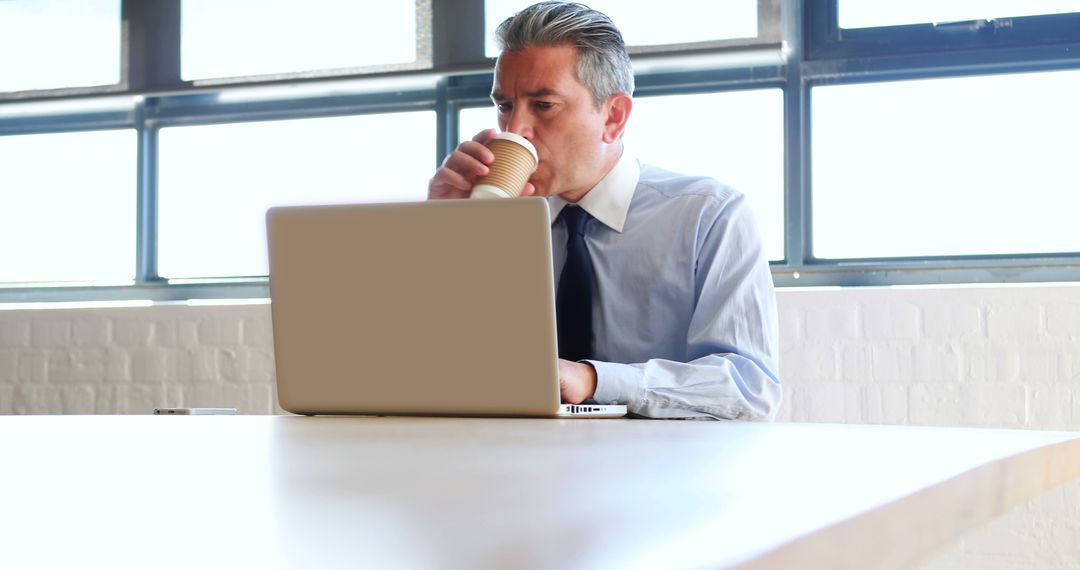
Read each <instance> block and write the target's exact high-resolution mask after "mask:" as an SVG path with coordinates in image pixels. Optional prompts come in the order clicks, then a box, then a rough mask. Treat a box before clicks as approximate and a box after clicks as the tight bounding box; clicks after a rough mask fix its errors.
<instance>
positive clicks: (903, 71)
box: [0, 0, 1080, 303]
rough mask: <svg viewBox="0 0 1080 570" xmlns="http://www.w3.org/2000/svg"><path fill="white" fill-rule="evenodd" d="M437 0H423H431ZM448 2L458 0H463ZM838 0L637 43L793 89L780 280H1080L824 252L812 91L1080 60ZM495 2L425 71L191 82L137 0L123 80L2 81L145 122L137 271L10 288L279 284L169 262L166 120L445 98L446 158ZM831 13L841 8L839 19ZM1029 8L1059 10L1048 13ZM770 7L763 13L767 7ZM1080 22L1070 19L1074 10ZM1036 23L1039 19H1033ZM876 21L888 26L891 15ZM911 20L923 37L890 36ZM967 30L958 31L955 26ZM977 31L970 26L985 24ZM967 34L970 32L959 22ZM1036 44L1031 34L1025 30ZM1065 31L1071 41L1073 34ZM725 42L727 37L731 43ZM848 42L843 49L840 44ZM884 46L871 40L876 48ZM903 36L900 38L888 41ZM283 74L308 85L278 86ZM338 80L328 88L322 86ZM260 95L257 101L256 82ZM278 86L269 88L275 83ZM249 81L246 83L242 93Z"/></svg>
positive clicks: (1066, 264)
mask: <svg viewBox="0 0 1080 570" xmlns="http://www.w3.org/2000/svg"><path fill="white" fill-rule="evenodd" d="M424 1H428V0H421V2H424ZM449 4H454V5H453V6H450V5H449ZM836 6H837V0H811V1H809V2H806V3H805V4H804V3H801V2H799V1H798V0H759V15H760V14H771V16H769V18H771V19H770V20H768V23H767V24H766V25H762V26H760V27H759V37H758V38H753V39H750V40H747V41H746V42H743V43H742V44H738V45H735V44H730V43H728V42H718V43H717V45H713V46H704V47H703V46H698V45H686V46H659V47H656V48H643V49H633V50H632V53H633V56H632V59H633V61H634V65H635V71H636V81H637V91H636V92H635V96H639V97H648V96H658V95H680V94H696V93H716V92H724V91H732V90H742V89H756V88H763V87H773V88H780V89H782V90H783V101H784V102H783V110H782V112H783V115H784V119H783V121H784V129H785V137H784V157H785V160H784V169H785V172H784V174H785V176H784V180H785V182H784V193H785V200H784V201H785V205H784V211H785V224H784V225H785V240H784V250H785V256H784V259H783V260H781V261H776V262H772V263H771V268H772V272H773V276H774V281H775V283H776V284H777V285H778V286H780V287H789V286H883V285H928V284H943V283H949V284H957V283H987V282H989V283H1000V282H1055V281H1080V252H1076V253H1066V254H1047V255H1040V254H1031V255H984V256H953V257H933V258H873V259H842V260H831V259H821V258H816V257H815V256H814V255H813V253H812V252H813V244H812V229H813V228H812V216H811V212H812V210H811V209H812V207H813V195H812V188H811V182H810V181H811V174H812V172H811V158H812V149H811V148H810V139H811V129H812V125H811V120H810V117H811V114H810V112H811V105H812V92H813V88H814V87H816V86H821V85H836V84H847V83H864V82H877V81H891V80H896V79H911V78H930V77H959V76H964V75H976V74H993V73H1011V72H1018V71H1048V70H1059V69H1080V45H1078V44H1076V43H1074V40H1080V38H1073V37H1072V36H1071V35H1070V36H1069V37H1068V38H1066V39H1065V40H1061V39H1060V38H1057V39H1054V40H1053V41H1054V42H1056V43H1046V42H1043V41H1031V40H1030V38H1028V39H1024V38H1025V37H1026V36H1023V35H1020V36H1014V38H1020V39H1016V40H1015V41H1013V43H1001V42H998V43H997V44H995V45H992V46H985V45H975V44H976V43H978V42H979V41H981V40H978V39H970V38H969V40H966V41H968V43H969V44H971V45H966V44H965V45H964V46H963V47H962V48H955V47H953V46H951V45H944V44H941V45H937V44H933V45H931V46H930V47H929V48H927V49H921V48H920V49H919V50H913V49H911V47H912V46H911V45H909V44H910V42H913V41H915V40H914V38H916V37H918V36H917V35H912V34H917V33H918V30H912V29H909V30H897V29H892V28H890V29H886V30H884V31H885V32H886V34H885V35H882V36H880V37H878V38H876V39H873V38H871V39H873V42H877V43H873V44H872V45H871V43H867V42H871V39H867V37H869V36H867V37H859V36H856V37H854V38H853V37H852V36H851V35H850V34H845V35H844V36H842V37H839V36H838V37H836V38H831V37H830V36H829V35H828V34H829V26H830V25H832V26H833V27H834V28H835V22H836V20H835V17H836ZM483 7H484V3H483V0H461V1H459V2H454V3H448V2H441V1H432V2H431V5H430V14H431V23H432V37H431V44H432V53H431V60H432V67H431V68H430V69H425V70H404V71H373V72H365V73H352V72H349V73H345V74H341V75H338V76H335V77H325V76H318V77H312V76H309V75H307V74H290V75H289V76H288V77H273V78H266V77H262V78H256V79H254V80H251V79H250V78H245V79H244V80H243V81H237V82H234V83H228V82H226V83H216V80H215V85H194V84H192V83H191V82H182V81H180V80H179V68H180V66H179V57H180V55H179V10H180V0H162V1H161V2H153V3H144V2H139V1H138V0H124V1H123V4H122V14H123V18H124V21H125V25H124V26H123V29H124V38H123V41H122V49H123V50H124V52H123V53H124V55H123V59H124V67H123V71H122V78H123V81H122V85H119V86H107V87H103V88H89V89H88V88H79V89H67V90H49V91H40V92H20V93H14V94H11V93H7V94H0V136H3V135H8V134H30V133H44V132H71V131H78V130H94V129H98V128H118V127H120V128H135V129H136V130H137V131H138V137H139V142H138V153H139V157H138V190H137V191H138V193H139V194H138V215H137V227H138V239H137V255H136V257H137V265H138V267H137V272H136V276H137V277H136V280H135V282H134V283H133V284H131V285H111V286H65V285H55V286H53V285H49V286H40V287H38V286H35V287H20V286H7V285H0V302H27V303H36V302H72V301H76V302H81V301H129V300H139V301H157V302H164V301H189V300H200V299H246V298H266V297H268V296H269V289H268V284H267V281H268V280H267V278H266V277H246V278H245V277H239V278H230V279H180V280H171V281H166V280H164V279H162V278H160V277H159V276H158V275H157V144H158V132H159V130H160V129H161V128H163V127H169V126H179V125H195V124H200V125H210V124H221V123H231V122H243V121H259V120H272V119H294V118H296V119H298V118H312V117H326V116H343V115H355V114H367V113H383V112H398V111H416V110H434V111H435V113H436V130H437V133H436V135H437V136H436V140H437V143H436V144H437V149H436V164H433V165H432V171H433V172H434V170H435V168H437V166H438V164H439V163H441V161H442V160H443V158H444V157H445V156H446V155H447V154H448V153H449V152H451V151H452V149H454V148H455V147H456V146H457V139H458V111H459V110H460V109H462V108H467V107H476V106H485V105H487V104H490V102H489V100H488V94H489V91H490V86H491V79H492V75H491V69H492V66H493V65H492V64H493V61H492V60H490V59H488V58H486V57H484V55H483V54H484V37H483V33H484V32H483V27H484V17H483V15H484V14H483ZM827 17H831V18H832V20H831V22H832V23H831V24H830V20H829V19H828V18H827ZM1028 18H1040V19H1041V18H1055V16H1039V17H1028ZM759 21H762V20H760V18H759ZM1070 21H1071V20H1070ZM1033 23H1037V22H1034V21H1027V22H1026V23H1025V28H1024V29H1025V30H1026V29H1028V28H1027V24H1033ZM1078 29H1080V28H1078ZM864 31H873V32H881V31H882V29H869V30H864ZM901 32H903V33H904V34H907V35H904V36H903V37H904V38H907V40H908V42H907V43H905V42H900V43H895V42H893V43H891V44H890V43H889V42H888V41H885V40H887V39H889V37H891V36H889V35H888V34H897V33H901ZM953 32H956V30H953ZM978 34H979V32H978V31H972V32H970V34H969V35H972V38H975V37H976V36H977V35H978ZM954 35H963V34H955V33H954ZM1025 42H1026V43H1025ZM1063 42H1064V43H1063ZM721 44H722V45H721ZM838 46H839V47H838ZM868 46H869V47H868ZM889 46H892V47H889ZM282 86H289V87H290V88H297V89H300V90H304V89H307V91H304V95H303V96H290V95H283V94H280V93H278V94H273V90H274V89H277V88H280V87H282ZM320 89H326V90H327V92H326V93H324V94H320V93H318V91H319V90H320ZM249 92H250V93H251V94H252V96H251V97H249V98H247V99H246V100H245V99H244V95H245V94H247V93H249ZM266 93H270V95H268V96H265V95H266ZM237 95H240V96H239V97H237ZM116 96H121V97H130V98H131V101H130V105H128V107H127V108H117V109H109V110H97V111H95V110H86V111H79V110H78V109H73V110H69V111H64V112H61V113H56V114H52V115H47V116H35V117H12V116H10V115H5V114H4V111H5V107H8V106H9V105H20V104H23V103H35V102H43V101H61V102H72V103H78V102H79V101H83V100H86V99H87V98H88V97H93V98H94V99H95V100H96V99H98V98H108V97H116Z"/></svg>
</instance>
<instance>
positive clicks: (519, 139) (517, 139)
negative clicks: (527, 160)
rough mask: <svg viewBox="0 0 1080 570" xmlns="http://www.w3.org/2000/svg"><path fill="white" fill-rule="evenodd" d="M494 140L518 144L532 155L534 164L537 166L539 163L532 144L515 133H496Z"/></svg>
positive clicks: (538, 157)
mask: <svg viewBox="0 0 1080 570" xmlns="http://www.w3.org/2000/svg"><path fill="white" fill-rule="evenodd" d="M495 138H497V139H503V140H508V141H514V142H516V143H518V144H519V145H521V146H523V147H525V148H526V149H528V150H529V152H531V153H532V155H533V161H534V162H536V163H537V164H539V163H540V156H539V155H537V154H536V147H534V146H533V144H532V143H531V142H529V139H527V138H525V137H523V136H521V135H518V134H515V133H496V135H495Z"/></svg>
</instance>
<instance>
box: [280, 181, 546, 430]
mask: <svg viewBox="0 0 1080 570" xmlns="http://www.w3.org/2000/svg"><path fill="white" fill-rule="evenodd" d="M549 216H550V214H549V210H548V206H547V203H546V202H545V201H544V200H543V199H542V198H519V199H513V200H440V201H429V202H413V203H399V204H366V205H346V206H305V207H284V208H273V209H271V210H270V211H268V212H267V217H266V219H267V236H268V240H269V257H270V296H271V299H272V303H271V312H272V318H273V330H274V351H275V361H276V367H277V391H278V402H279V404H280V405H281V407H282V408H283V409H285V410H287V411H290V412H293V413H299V414H419V415H498V416H506V415H522V416H550V415H554V414H556V413H557V411H558V409H559V386H558V360H557V350H556V342H557V341H556V332H555V301H554V297H555V293H554V283H553V279H552V262H551V223H550V217H549Z"/></svg>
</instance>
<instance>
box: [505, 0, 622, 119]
mask: <svg viewBox="0 0 1080 570" xmlns="http://www.w3.org/2000/svg"><path fill="white" fill-rule="evenodd" d="M495 39H496V41H498V43H499V48H500V49H501V50H502V51H511V52H514V51H521V50H523V49H525V48H527V47H529V46H534V45H540V46H560V45H566V44H570V45H573V46H574V47H575V48H577V52H578V61H577V78H578V80H579V81H581V82H582V83H583V84H585V87H586V88H588V89H589V91H590V92H591V93H592V96H593V101H594V102H595V103H596V107H597V108H600V106H601V105H602V104H603V103H604V101H607V98H608V97H610V96H612V95H614V94H616V93H627V94H633V93H634V70H633V67H632V66H631V65H630V55H629V54H627V53H626V44H625V43H624V42H623V37H622V33H620V32H619V28H616V27H615V24H614V23H613V22H612V21H611V18H608V17H607V16H606V15H604V14H603V13H601V12H597V11H596V10H593V9H592V8H589V7H588V6H585V5H584V4H576V3H572V2H540V3H539V4H533V5H532V6H529V7H528V8H525V9H524V10H522V11H520V12H518V13H517V14H514V15H513V16H512V17H510V18H507V19H506V21H504V22H503V23H502V24H499V27H498V29H496V30H495Z"/></svg>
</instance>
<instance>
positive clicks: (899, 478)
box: [0, 416, 1080, 568]
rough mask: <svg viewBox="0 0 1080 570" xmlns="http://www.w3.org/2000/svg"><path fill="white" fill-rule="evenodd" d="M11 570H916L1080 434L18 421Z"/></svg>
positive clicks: (2, 458)
mask: <svg viewBox="0 0 1080 570" xmlns="http://www.w3.org/2000/svg"><path fill="white" fill-rule="evenodd" d="M0 449H2V452H0V565H2V566H5V567H12V568H15V567H19V568H29V567H42V568H56V567H81V566H85V565H86V564H87V562H98V563H108V564H109V565H110V566H111V567H140V568H150V567H155V566H156V567H159V568H160V567H177V568H179V567H226V566H231V567H270V568H275V567H304V568H306V567H321V568H329V567H413V568H419V567H447V566H453V567H470V568H491V567H514V568H534V567H552V568H601V567H641V568H656V567H685V566H711V567H738V568H771V567H791V568H794V567H799V568H894V567H905V566H907V565H910V564H911V563H912V562H913V561H915V560H918V559H920V558H922V557H923V556H925V555H926V554H927V553H928V552H930V551H932V550H933V549H934V548H936V547H938V546H941V545H942V544H943V543H945V542H948V541H949V540H951V539H953V538H955V537H956V536H957V535H958V534H959V533H961V532H963V531H965V530H967V529H968V528H970V527H972V526H974V525H977V524H979V523H981V522H983V521H985V520H987V519H989V518H992V517H994V516H997V515H999V514H1001V513H1003V512H1005V511H1007V510H1009V509H1010V508H1012V507H1013V506H1015V505H1016V504H1017V503H1019V502H1021V501H1024V500H1026V499H1029V498H1031V497H1033V496H1035V495H1037V494H1039V493H1041V492H1042V491H1045V490H1047V489H1049V488H1050V487H1052V486H1055V485H1057V484H1059V483H1061V482H1064V481H1065V480H1067V479H1070V478H1072V477H1076V476H1080V434H1073V433H1053V432H1024V431H1005V430H971V429H936V428H901V427H875V426H836V425H812V424H747V423H729V422H690V421H631V420H526V419H437V418H302V417H269V416H261V417H260V416H247V417H245V416H235V417H224V416H184V417H178V416H173V417H168V416H126V417H120V416H83V417H77V416H51V417H46V416H38V417H28V416H21V417H11V416H9V417H0Z"/></svg>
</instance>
